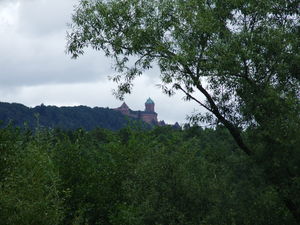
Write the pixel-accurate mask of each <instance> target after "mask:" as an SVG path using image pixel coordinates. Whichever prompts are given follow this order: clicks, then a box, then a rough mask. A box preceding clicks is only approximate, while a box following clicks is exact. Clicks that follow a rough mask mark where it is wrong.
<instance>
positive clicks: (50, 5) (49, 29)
mask: <svg viewBox="0 0 300 225" xmlns="http://www.w3.org/2000/svg"><path fill="white" fill-rule="evenodd" d="M77 2H78V1H77V0H63V1H62V0H51V1H41V0H30V1H27V0H23V1H21V4H20V9H19V12H20V25H19V29H20V31H21V32H23V33H25V34H29V35H48V34H51V33H54V32H57V31H60V30H65V29H66V25H67V23H69V22H70V21H71V14H72V11H73V10H72V9H73V5H75V4H76V3H77Z"/></svg>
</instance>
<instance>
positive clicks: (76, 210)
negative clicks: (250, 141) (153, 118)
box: [0, 126, 300, 225]
mask: <svg viewBox="0 0 300 225" xmlns="http://www.w3.org/2000/svg"><path fill="white" fill-rule="evenodd" d="M244 134H245V135H247V136H248V137H249V138H251V132H246V131H245V133H244ZM298 143H299V139H298ZM258 149H259V148H258ZM0 153H1V154H0V221H1V224H3V225H20V224H22V225H34V224H39V225H40V224H43V225H47V224H49V225H56V224H57V225H58V224H64V225H77V224H82V225H83V224H89V225H92V224H93V225H96V224H98V225H100V224H101V225H126V224H128V225H134V224H136V225H143V224H145V225H146V224H147V225H153V224H165V225H169V224H182V225H189V224H190V225H199V224H207V225H208V224H210V225H213V224H218V225H219V224H220V225H221V224H224V225H228V224H239V225H241V224H248V225H253V224H256V225H259V224H261V225H265V224H273V225H275V224H278V225H282V224H289V225H293V224H296V222H295V220H294V218H293V216H292V214H291V213H290V212H289V210H288V209H287V208H286V207H285V205H284V204H283V202H282V199H281V198H280V196H279V195H278V192H277V190H276V187H274V185H272V184H271V183H269V182H266V180H265V178H264V177H265V175H264V173H265V172H264V171H265V170H266V168H265V167H264V166H266V165H263V164H261V165H258V163H257V162H255V160H257V159H255V158H249V157H247V156H246V155H245V154H243V153H242V152H241V151H239V149H238V146H237V145H236V144H235V142H234V141H233V139H232V138H231V136H230V134H229V133H228V131H227V130H226V129H225V128H224V127H223V126H218V127H216V129H202V128H201V127H197V126H193V127H190V128H186V129H185V130H174V129H172V128H170V127H156V128H154V129H152V130H144V129H140V128H139V127H138V126H135V127H131V128H130V127H127V128H123V129H121V130H119V131H109V130H105V129H94V130H92V131H85V130H83V129H78V130H75V131H68V132H66V131H62V130H59V129H45V128H38V129H36V130H35V131H32V130H30V129H20V128H15V127H13V126H8V127H5V128H1V129H0ZM262 154H263V153H262ZM264 157H268V156H264ZM262 159H263V157H261V159H260V160H262ZM299 159H300V157H299V155H298V158H294V160H295V162H296V161H297V162H299ZM277 160H278V163H280V159H279V158H277ZM270 164H271V162H270ZM290 165H292V164H290ZM294 165H298V166H299V164H294ZM274 173H275V174H276V175H278V173H276V171H274ZM282 175H284V174H282ZM296 179H298V185H299V178H296ZM290 188H292V186H290ZM294 188H297V186H294ZM298 188H299V186H298ZM289 191H291V190H289ZM293 193H294V194H295V193H297V190H296V189H295V190H294V192H293ZM294 199H295V201H298V202H299V200H300V199H299V192H298V193H297V194H295V195H294Z"/></svg>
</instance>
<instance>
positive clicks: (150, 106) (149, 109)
mask: <svg viewBox="0 0 300 225" xmlns="http://www.w3.org/2000/svg"><path fill="white" fill-rule="evenodd" d="M145 111H146V112H154V102H153V100H152V99H151V98H148V99H147V101H146V103H145Z"/></svg>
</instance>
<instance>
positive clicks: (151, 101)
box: [145, 98, 154, 104]
mask: <svg viewBox="0 0 300 225" xmlns="http://www.w3.org/2000/svg"><path fill="white" fill-rule="evenodd" d="M145 104H154V102H153V100H152V99H151V98H148V99H147V101H146V103H145Z"/></svg>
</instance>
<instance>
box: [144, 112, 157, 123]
mask: <svg viewBox="0 0 300 225" xmlns="http://www.w3.org/2000/svg"><path fill="white" fill-rule="evenodd" d="M141 120H143V121H144V122H146V123H153V122H154V123H157V114H156V113H155V114H154V113H151V114H148V113H145V112H144V113H142V114H141Z"/></svg>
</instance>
